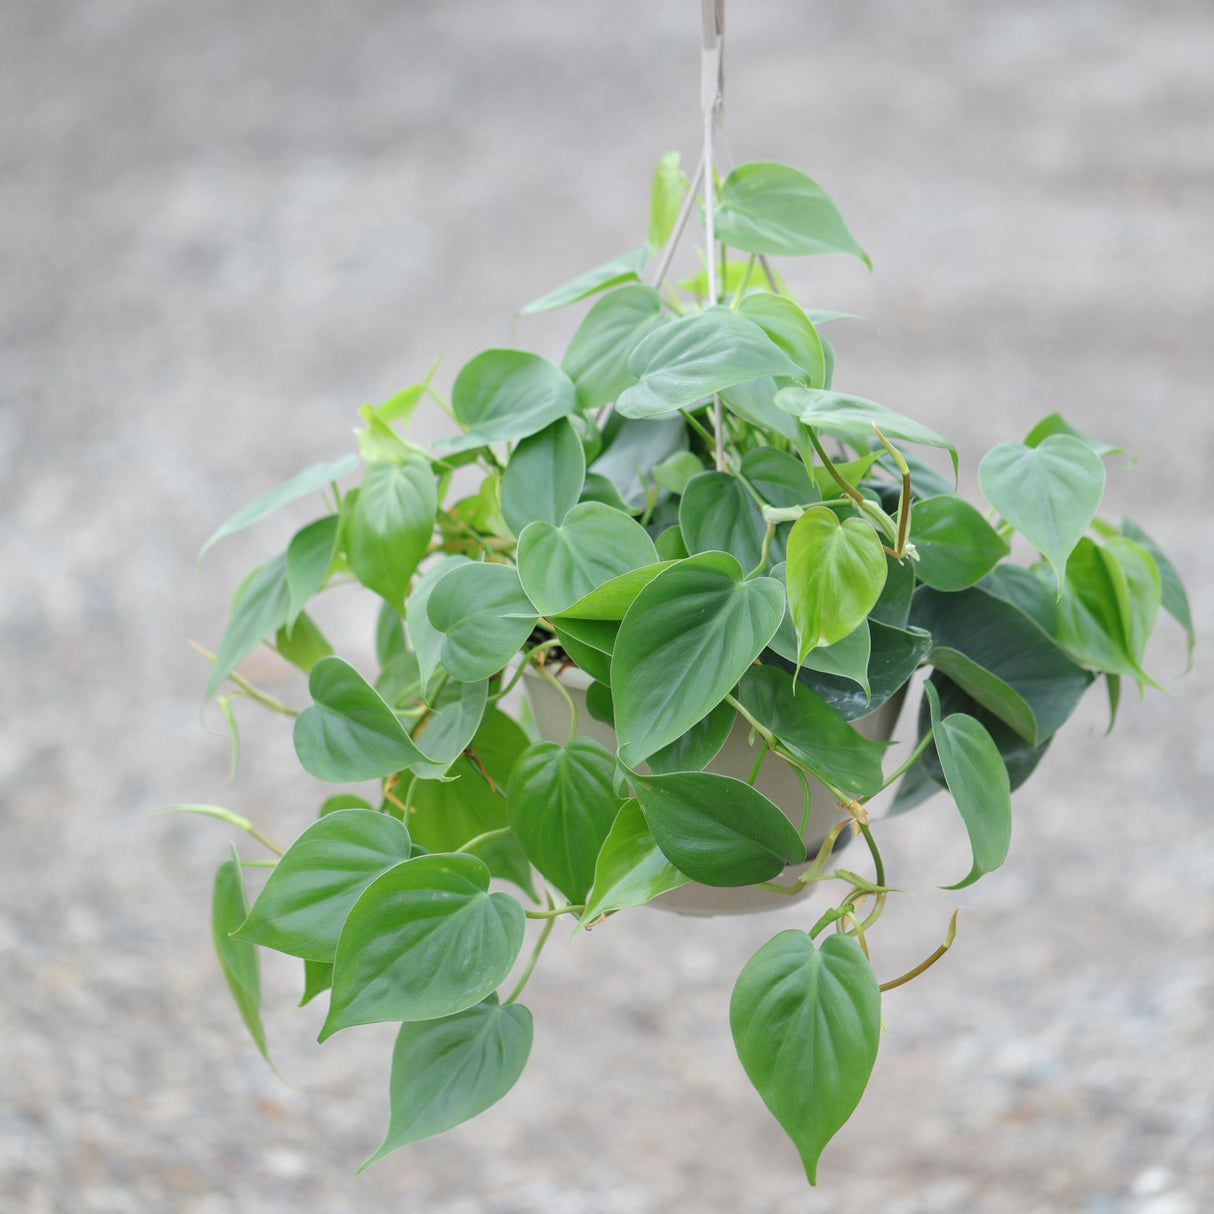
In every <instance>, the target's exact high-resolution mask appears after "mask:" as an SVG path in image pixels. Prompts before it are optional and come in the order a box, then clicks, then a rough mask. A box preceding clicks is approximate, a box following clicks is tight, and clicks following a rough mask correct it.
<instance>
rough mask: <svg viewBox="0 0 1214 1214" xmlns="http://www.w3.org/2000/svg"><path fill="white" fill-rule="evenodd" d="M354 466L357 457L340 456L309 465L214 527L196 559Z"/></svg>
mask: <svg viewBox="0 0 1214 1214" xmlns="http://www.w3.org/2000/svg"><path fill="white" fill-rule="evenodd" d="M357 467H358V456H357V455H343V456H342V458H341V459H339V460H334V461H333V462H332V463H327V464H313V465H312V466H311V467H310V468H305V469H304V470H303V471H302V472H298V473H296V474H295V476H293V477H291V479H290V480H289V481H287V482H286V483H285V484H282V485H279V486H278V487H277V488H276V489H271V490H270V491H269V492H268V493H263V494H262V495H261V497H259V498H258V499H257V500H256V501H254V502H250V503H249V504H248V505H247V506H245V507H244V508H243V509H241V510H238V511H237V512H236V513H235V514H234V515H232V517H231V518H230V519H228V520H227V522H226V523H223V524H221V525H220V526H219V527H218V528H216V530H215V532H214V534H213V535H212V536H211V538H210V539H209V540H207V542H206V543H205V544H203V546H202V547H201V548H200V549H199V551H198V556H199V559H201V558H202V554H203V553H204V552H206V550H207V549H208V548H209V547H210V546H211V545H212V544H214V543H216V542H217V541H218V540H221V539H223V537H224V536H225V535H232V534H233V533H234V532H236V531H243V530H244V528H245V527H248V526H250V525H251V524H253V523H256V522H258V521H259V520H260V519H263V518H265V517H266V515H267V514H273V513H274V511H275V510H278V509H279V508H280V507H282V506H286V505H288V504H289V503H290V502H294V501H297V500H298V499H299V498H301V497H306V496H307V495H308V494H309V493H315V492H317V491H318V490H320V489H323V488H325V486H326V485H328V484H330V483H331V482H333V481H335V480H338V479H339V478H341V477H343V476H345V475H346V474H347V473H350V472H353V471H354V469H355V468H357Z"/></svg>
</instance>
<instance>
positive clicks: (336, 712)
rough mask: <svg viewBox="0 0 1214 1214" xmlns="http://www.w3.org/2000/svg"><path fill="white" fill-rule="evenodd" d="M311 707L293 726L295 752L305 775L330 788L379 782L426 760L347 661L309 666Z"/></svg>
mask: <svg viewBox="0 0 1214 1214" xmlns="http://www.w3.org/2000/svg"><path fill="white" fill-rule="evenodd" d="M308 690H309V692H311V694H312V699H313V701H314V702H313V704H312V705H311V706H310V707H308V708H305V709H304V710H303V712H302V713H300V714H299V717H298V718H297V719H296V722H295V753H296V754H297V755H298V756H299V762H300V764H301V765H302V766H303V769H304V770H305V771H306V772H308V774H309V775H313V776H315V777H316V778H317V779H318V780H326V781H328V782H329V783H331V784H344V783H347V782H349V781H354V780H377V779H382V778H383V777H384V776H389V775H391V774H392V773H393V772H397V771H400V770H401V769H402V768H404V767H406V766H408V765H409V764H410V763H414V762H416V761H417V760H419V759H424V758H425V756H424V755H423V754H422V753H421V751H420V750H418V748H417V746H416V745H415V744H414V742H413V739H412V738H411V737H410V736H409V734H408V731H407V730H406V729H405V727H404V726H403V725H402V724H401V723H400V721H399V720H398V719H397V716H396V714H395V713H394V712H393V711H392V709H391V708H390V707H389V706H388V704H386V703H385V702H384V700H383V697H382V696H380V694H379V693H378V692H377V691H376V690H375V688H374V687H372V686H371V685H370V684H369V683H368V682H367V681H366V679H364V678H363V677H362V675H360V674H359V673H358V671H357V670H355V669H354V667H353V666H351V665H350V664H349V663H348V662H345V661H343V660H342V659H341V658H338V657H328V658H322V659H321V660H320V661H319V662H317V663H316V665H315V666H313V667H312V673H311V675H310V676H309V677H308Z"/></svg>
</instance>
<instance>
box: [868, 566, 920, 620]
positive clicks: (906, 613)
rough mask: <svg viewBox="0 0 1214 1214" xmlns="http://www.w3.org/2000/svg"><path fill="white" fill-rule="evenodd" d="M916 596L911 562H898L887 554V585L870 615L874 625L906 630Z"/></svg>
mask: <svg viewBox="0 0 1214 1214" xmlns="http://www.w3.org/2000/svg"><path fill="white" fill-rule="evenodd" d="M914 596H915V571H914V568H913V567H912V565H911V562H910V561H898V560H895V559H894V557H892V556H890V555H889V554H888V553H886V556H885V585H884V587H882V590H881V597H880V598H878V599H877V602H876V605H875V606H874V607H873V609H872V611H870V612H869V613H868V616H869V619H870V620H871V621H872V622H873V623H880V624H888V625H889V626H890V627H891V628H905V627H906V621H907V620H908V619H909V618H910V609H911V601H912V600H913V598H914Z"/></svg>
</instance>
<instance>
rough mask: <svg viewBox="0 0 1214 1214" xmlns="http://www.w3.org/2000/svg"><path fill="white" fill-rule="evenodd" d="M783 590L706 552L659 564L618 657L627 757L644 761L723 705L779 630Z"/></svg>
mask: <svg viewBox="0 0 1214 1214" xmlns="http://www.w3.org/2000/svg"><path fill="white" fill-rule="evenodd" d="M783 614H784V595H783V592H782V591H781V589H780V587H779V586H778V585H777V584H776V583H775V582H773V581H772V580H771V579H770V578H754V579H753V580H751V581H749V582H747V581H744V580H743V574H742V569H741V568H740V566H739V565H738V563H737V561H736V560H734V558H733V557H731V556H729V555H727V554H725V553H718V552H706V553H701V554H700V555H698V556H692V557H688V559H687V560H685V561H679V562H678V563H677V564H674V565H671V566H670V568H668V569H666V570H664V571H663V572H662V573H660V574H658V576H657V577H656V578H654V580H653V581H652V582H650V583H649V585H648V586H646V587H645V589H644V590H642V591H641V593H640V594H638V595H637V597H636V600H635V601H634V602H633V604H632V606H631V607H630V608H629V609H628V613H627V614H626V615H625V616H624V619H623V622H622V623H621V624H620V631H619V636H618V638H617V640H616V643H615V647H614V652H613V657H612V662H611V689H612V694H613V696H614V698H615V719H616V730H617V735H618V737H619V753H620V757H621V759H622V760H623V762H624V763H625V764H626V765H628V766H632V767H635V766H636V765H637V764H638V763H640V762H641V761H642V760H644V759H645V758H647V757H648V756H649V755H651V754H653V752H654V751H656V750H660V749H661V748H662V747H663V746H666V745H669V743H671V742H673V741H674V740H675V739H676V738H679V737H681V736H682V735H683V734H684V733H686V732H687V730H689V729H690V728H691V727H692V726H693V725H694V724H695V723H696V722H697V721H699V720H700V719H701V718H702V717H704V716H706V715H707V714H708V713H709V712H710V711H711V710H712V709H713V708H715V707H716V706H717V705H718V704H719V703H720V702H721V701H722V700H723V699H724V698H725V696H726V695H727V694H728V693H729V692H730V691H731V690H732V689H733V687H734V685H735V684H736V683H737V681H738V680H739V679H740V678H741V677H742V675H743V674H745V672H746V670H747V668H748V667H749V666H750V664H751V663H752V662H753V661H754V659H755V658H756V657H757V656H758V655H759V653H760V652H761V651H762V649H763V647H764V646H765V645H766V644H767V642H768V641H769V640H770V639H771V637H772V634H773V633H774V632H775V630H776V628H777V627H778V626H779V623H780V619H781V617H782V616H783Z"/></svg>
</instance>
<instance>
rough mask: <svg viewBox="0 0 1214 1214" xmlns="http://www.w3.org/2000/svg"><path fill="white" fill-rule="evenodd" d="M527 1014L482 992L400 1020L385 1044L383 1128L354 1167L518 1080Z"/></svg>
mask: <svg viewBox="0 0 1214 1214" xmlns="http://www.w3.org/2000/svg"><path fill="white" fill-rule="evenodd" d="M532 1032H533V1028H532V1021H531V1013H530V1012H529V1011H528V1010H527V1009H526V1008H525V1007H523V1006H522V1005H521V1004H518V1003H512V1004H509V1005H508V1006H506V1007H502V1006H501V1005H500V1004H499V1003H498V1002H497V1000H496V999H487V1000H485V1001H484V1002H482V1003H478V1004H476V1005H475V1006H474V1007H470V1008H466V1009H465V1010H464V1011H462V1012H456V1014H455V1015H454V1016H444V1017H443V1018H442V1019H441V1020H426V1021H420V1022H417V1023H412V1024H411V1023H405V1024H402V1025H401V1026H400V1032H399V1033H398V1034H397V1037H396V1048H395V1049H394V1050H393V1051H392V1077H391V1079H390V1081H389V1085H388V1098H389V1107H390V1112H389V1116H388V1132H387V1134H386V1135H385V1137H384V1141H383V1143H382V1144H381V1145H380V1147H379V1149H378V1150H377V1151H376V1152H375V1154H374V1155H372V1156H371V1157H370V1158H369V1159H368V1160H367V1161H366V1162H365V1163H364V1164H363V1165H362V1167H360V1168H359V1171H360V1172H361V1171H362V1170H363V1168H367V1167H370V1165H371V1164H373V1163H374V1162H375V1161H376V1160H377V1159H382V1158H383V1157H384V1156H385V1155H387V1154H388V1153H389V1152H390V1151H395V1150H396V1149H397V1148H398V1147H403V1146H408V1145H409V1143H411V1142H420V1141H421V1140H422V1139H423V1138H431V1137H433V1136H434V1135H435V1134H441V1133H443V1132H444V1131H445V1130H449V1129H451V1128H452V1127H453V1126H457V1125H460V1124H461V1123H462V1122H465V1121H468V1120H469V1119H470V1118H472V1117H475V1116H476V1115H477V1114H478V1113H483V1112H484V1111H485V1110H486V1109H487V1108H489V1106H490V1105H493V1104H496V1103H497V1102H498V1101H499V1100H501V1098H502V1097H503V1096H505V1095H506V1093H507V1092H508V1091H510V1089H511V1088H512V1087H513V1086H514V1085H515V1083H517V1082H518V1078H519V1076H520V1075H521V1074H522V1073H523V1068H524V1067H525V1066H526V1065H527V1059H528V1057H530V1055H531V1038H532Z"/></svg>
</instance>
